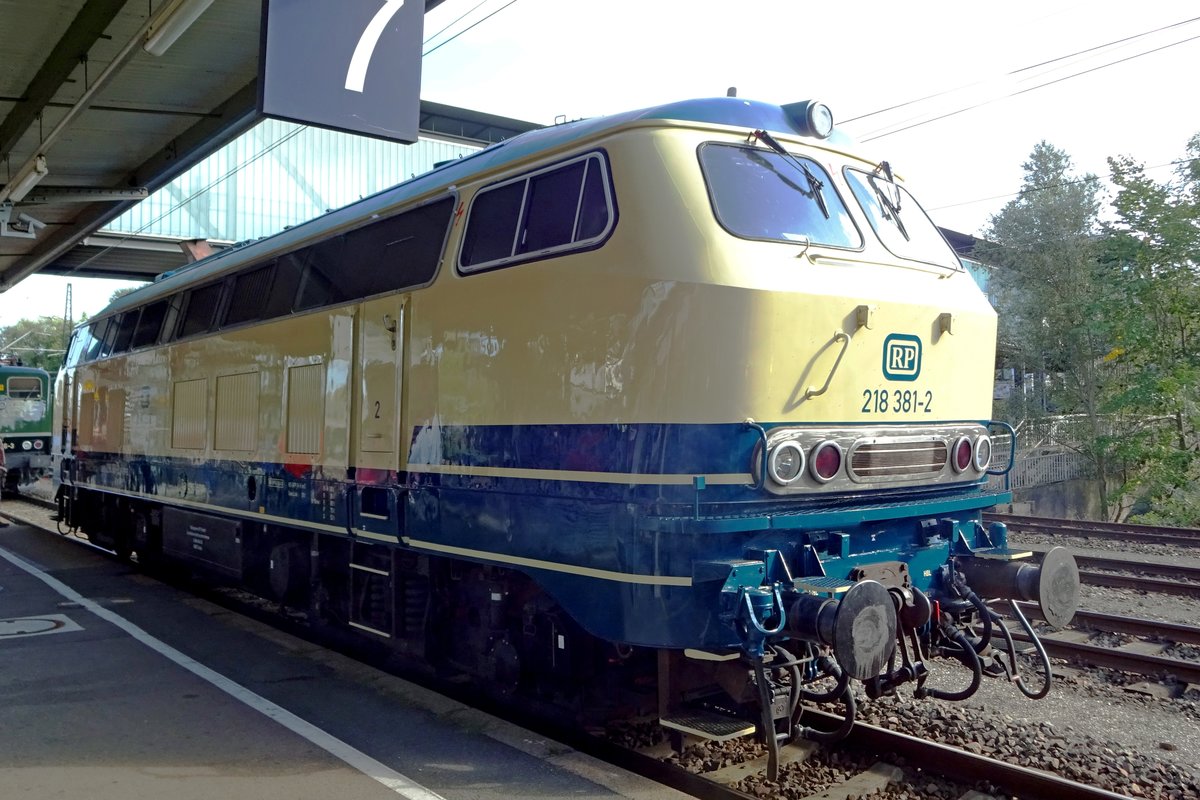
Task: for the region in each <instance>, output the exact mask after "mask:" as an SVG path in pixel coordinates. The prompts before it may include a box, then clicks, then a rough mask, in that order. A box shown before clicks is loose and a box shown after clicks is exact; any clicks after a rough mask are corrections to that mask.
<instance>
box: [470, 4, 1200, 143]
mask: <svg viewBox="0 0 1200 800" xmlns="http://www.w3.org/2000/svg"><path fill="white" fill-rule="evenodd" d="M476 7H477V8H478V6H476ZM472 10H474V9H472ZM1193 22H1200V17H1192V18H1191V19H1185V20H1181V21H1179V22H1173V23H1171V24H1170V25H1163V26H1161V27H1158V28H1154V29H1153V30H1148V31H1143V32H1141V33H1135V34H1134V35H1132V36H1126V37H1124V38H1122V39H1115V40H1113V41H1111V42H1105V43H1104V44H1098V45H1093V46H1092V47H1087V48H1084V49H1083V50H1076V51H1075V52H1074V53H1068V54H1066V55H1063V56H1056V57H1055V58H1050V59H1047V60H1045V61H1039V62H1038V63H1036V64H1030V65H1029V66H1026V67H1019V68H1018V69H1014V70H1012V71H1011V72H1006V73H1004V75H1005V77H1009V76H1013V75H1019V74H1021V73H1022V72H1028V71H1029V70H1032V69H1037V68H1038V67H1045V66H1048V65H1050V64H1056V63H1058V62H1060V61H1066V60H1067V59H1070V58H1075V57H1077V56H1082V55H1086V54H1088V53H1092V52H1095V51H1097V50H1104V49H1106V48H1109V47H1115V46H1117V45H1120V44H1126V43H1128V42H1132V41H1135V40H1137V39H1142V38H1145V37H1147V36H1152V35H1153V34H1156V33H1161V32H1163V31H1166V30H1170V29H1172V28H1178V27H1180V26H1183V25H1189V24H1191V23H1193ZM981 83H983V81H976V82H974V83H968V84H964V85H962V86H956V87H955V88H953V89H944V90H942V91H940V92H935V93H934V94H928V95H925V96H924V97H918V98H915V99H913V100H906V101H905V102H903V103H897V104H896V105H893V106H888V107H887V108H880V109H876V110H875V111H868V112H867V113H866V114H859V115H858V116H857V117H851V118H850V119H847V120H842V124H843V125H845V124H847V123H850V122H857V121H858V120H860V119H866V118H867V117H873V116H876V115H878V114H885V113H887V112H888V111H895V110H896V109H900V108H906V107H908V106H911V105H915V104H916V103H922V102H924V101H926V100H935V99H937V98H939V97H945V96H946V95H949V94H953V93H955V92H959V91H962V90H963V89H970V88H972V87H974V86H979V85H980V84H981Z"/></svg>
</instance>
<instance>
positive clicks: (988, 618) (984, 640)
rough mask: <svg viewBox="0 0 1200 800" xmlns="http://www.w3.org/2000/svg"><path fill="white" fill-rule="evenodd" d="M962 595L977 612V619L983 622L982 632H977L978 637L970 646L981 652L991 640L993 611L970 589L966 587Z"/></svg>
mask: <svg viewBox="0 0 1200 800" xmlns="http://www.w3.org/2000/svg"><path fill="white" fill-rule="evenodd" d="M963 597H965V598H966V600H967V602H969V603H970V604H971V605H973V606H974V607H975V610H976V611H978V612H979V619H980V621H981V622H982V623H983V633H981V634H979V638H978V639H975V640H973V641H972V642H971V648H972V649H973V650H974V651H975V652H976V653H982V652H983V650H984V648H985V647H987V646H988V643H989V642H991V641H992V613H993V612H992V610H991V609H990V608H988V607H987V604H986V603H984V602H983V600H982V599H980V597H979V595H977V594H975V592H973V591H971V590H970V589H967V591H966V593H965V594H964V595H963Z"/></svg>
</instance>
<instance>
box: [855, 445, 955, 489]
mask: <svg viewBox="0 0 1200 800" xmlns="http://www.w3.org/2000/svg"><path fill="white" fill-rule="evenodd" d="M949 453H950V448H949V447H948V446H947V444H946V442H945V441H943V440H941V439H899V440H898V439H891V440H888V439H874V440H860V441H858V442H856V443H855V444H854V446H853V447H852V448H851V450H850V475H851V477H852V478H853V479H854V480H858V481H888V480H902V479H904V478H916V477H921V476H927V475H935V474H937V473H939V472H941V471H942V469H943V468H944V467H945V466H946V459H947V457H948V456H949Z"/></svg>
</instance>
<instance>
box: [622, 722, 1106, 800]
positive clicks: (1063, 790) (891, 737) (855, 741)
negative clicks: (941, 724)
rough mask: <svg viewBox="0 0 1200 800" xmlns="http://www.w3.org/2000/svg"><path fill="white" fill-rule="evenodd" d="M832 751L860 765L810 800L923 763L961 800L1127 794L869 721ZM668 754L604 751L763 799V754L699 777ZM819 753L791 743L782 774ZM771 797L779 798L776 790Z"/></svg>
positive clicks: (694, 784) (862, 789) (690, 782)
mask: <svg viewBox="0 0 1200 800" xmlns="http://www.w3.org/2000/svg"><path fill="white" fill-rule="evenodd" d="M803 721H804V723H805V724H807V725H810V726H812V727H813V728H816V729H819V730H832V729H834V728H836V727H837V725H838V724H839V723H840V720H839V719H838V718H836V717H834V716H831V715H828V714H824V713H822V712H817V711H806V712H805V716H804V720H803ZM610 747H612V746H610ZM835 749H836V750H839V751H842V752H845V753H846V754H847V755H850V756H852V757H854V759H855V760H856V761H857V762H858V763H859V764H860V766H859V767H857V768H846V767H845V766H843V767H842V769H841V770H840V771H841V772H843V773H845V774H844V776H843V777H842V778H841V779H840V780H837V781H835V782H833V783H832V784H830V785H828V786H825V787H823V788H820V789H816V790H814V791H812V792H811V793H810V794H808V795H806V796H805V800H834V798H850V797H859V796H866V795H870V794H871V793H872V792H874V791H877V790H881V789H884V788H885V787H887V786H889V785H893V784H899V783H901V782H903V781H904V780H906V778H905V774H904V770H902V769H901V768H900V767H898V766H896V765H897V764H900V763H906V764H911V765H921V772H922V774H923V775H925V776H929V777H932V776H938V777H940V778H944V779H947V780H950V781H953V782H955V783H956V784H959V785H961V786H962V787H963V788H962V791H961V794H960V795H959V797H961V798H963V799H964V800H966V798H983V797H987V796H988V795H985V794H981V793H980V792H979V791H978V790H975V789H973V788H971V787H974V786H977V785H980V784H991V785H993V786H995V787H996V790H997V791H999V792H1002V793H1003V795H1004V796H1015V797H1054V798H1057V799H1058V800H1101V798H1104V799H1105V800H1112V798H1125V797H1126V795H1122V794H1117V793H1115V792H1111V791H1108V790H1105V789H1100V788H1098V787H1094V786H1089V785H1086V784H1081V783H1077V782H1075V781H1071V780H1068V779H1066V778H1063V777H1060V776H1058V775H1054V774H1052V773H1049V772H1045V771H1043V770H1039V769H1032V768H1029V767H1024V766H1020V765H1017V764H1011V763H1008V762H1004V761H1000V760H997V759H994V758H990V757H988V756H986V755H979V754H975V753H971V752H968V751H966V750H963V749H960V748H957V747H951V746H949V745H945V744H940V743H938V742H933V741H929V740H927V739H920V738H917V737H914V736H910V735H908V734H905V733H900V732H897V731H891V730H887V729H886V728H881V727H879V726H876V725H870V724H866V723H864V722H856V723H855V725H854V728H853V730H852V731H851V732H850V735H849V736H848V737H847V738H846V739H845V740H844V741H843V742H842V743H840V744H839V745H837V746H836V747H835ZM667 752H668V750H667V746H666V745H665V744H663V745H657V746H654V747H649V748H644V749H641V750H636V751H635V750H624V749H622V748H618V747H612V750H611V752H609V753H606V754H605V759H606V760H609V761H612V762H613V763H619V765H620V766H622V767H624V768H626V769H629V770H630V771H632V772H638V773H640V774H642V775H644V776H646V777H650V778H653V779H654V780H658V781H659V782H661V783H665V784H668V785H671V786H674V787H676V788H679V789H681V790H683V791H686V792H688V793H689V794H692V795H694V796H696V797H702V798H711V799H712V800H735V799H736V800H745V799H746V798H759V797H762V796H764V795H762V794H760V793H758V792H756V791H754V789H753V787H756V786H759V785H761V783H762V776H763V775H765V772H766V769H767V757H766V756H765V755H764V756H761V757H759V758H753V759H750V760H747V761H744V762H742V763H739V764H733V765H730V766H726V767H722V768H720V769H716V770H712V771H709V772H703V773H699V774H696V773H694V772H689V771H687V770H685V769H684V768H682V767H680V766H677V765H675V764H672V763H670V762H668V761H664V760H663V758H664V756H665V755H666V754H667ZM821 752H822V748H821V747H820V746H818V745H815V744H813V743H812V742H808V741H799V742H794V743H792V744H790V745H787V746H785V747H784V748H783V749H782V751H781V753H780V764H781V766H782V768H783V770H784V771H785V772H786V771H787V770H788V769H789V768H791V769H804V768H805V766H806V764H807V762H809V761H810V760H815V759H819V757H820V756H819V754H820V753H821ZM917 791H920V790H919V789H917ZM766 796H776V795H775V794H774V793H771V794H769V795H766ZM787 796H789V797H791V796H796V795H792V794H788V795H787ZM943 796H944V795H943Z"/></svg>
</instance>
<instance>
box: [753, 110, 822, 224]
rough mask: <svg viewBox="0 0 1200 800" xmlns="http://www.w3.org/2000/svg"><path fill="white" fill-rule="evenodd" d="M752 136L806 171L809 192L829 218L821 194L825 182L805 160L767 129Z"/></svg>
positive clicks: (799, 168)
mask: <svg viewBox="0 0 1200 800" xmlns="http://www.w3.org/2000/svg"><path fill="white" fill-rule="evenodd" d="M750 136H751V138H753V139H757V140H758V141H760V142H762V143H763V144H765V145H766V146H767V147H769V148H771V149H772V150H774V151H775V152H776V153H778V154H779V155H781V156H783V157H784V158H785V159H786V160H787V161H788V162H789V163H791V165H792V166H794V167H795V168H796V169H798V170H800V171H801V172H802V173H804V178H805V180H807V181H808V193H809V194H811V195H812V196H813V199H814V200H816V201H817V205H818V206H820V208H821V213H822V214H824V215H825V219H829V206H827V205H826V204H825V195H823V194H821V189H823V188H824V187H825V183H824V182H823V181H822V180H821V179H820V178H818V177H817V176H816V175H814V174H813V171H812V170H811V169H809V168H808V166H807V165H806V164H805V163H804V162H803V161H801V160H800V159H798V158H796V157H795V156H794V155H792V154H791V153H789V152H788V151H787V150H785V149H784V147H783V145H781V144H780V143H779V142H778V141H776V140H775V137H774V136H772V135H771V134H769V133H767V132H766V131H755V132H754V133H752V134H750Z"/></svg>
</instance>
